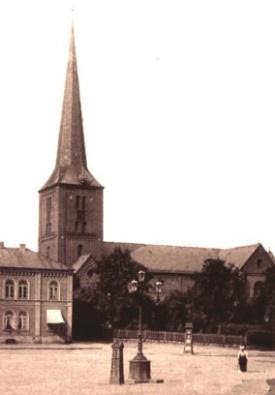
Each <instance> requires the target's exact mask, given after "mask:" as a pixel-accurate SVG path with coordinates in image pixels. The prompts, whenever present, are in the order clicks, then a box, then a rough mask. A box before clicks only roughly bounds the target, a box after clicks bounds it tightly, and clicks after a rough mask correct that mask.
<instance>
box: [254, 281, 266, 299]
mask: <svg viewBox="0 0 275 395" xmlns="http://www.w3.org/2000/svg"><path fill="white" fill-rule="evenodd" d="M263 287H264V283H263V282H262V281H257V282H256V283H255V284H254V295H253V296H254V298H257V297H259V296H261V295H262V292H263Z"/></svg>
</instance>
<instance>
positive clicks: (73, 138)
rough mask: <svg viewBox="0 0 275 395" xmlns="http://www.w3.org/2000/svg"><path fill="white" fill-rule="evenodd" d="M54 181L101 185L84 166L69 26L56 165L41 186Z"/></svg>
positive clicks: (55, 182)
mask: <svg viewBox="0 0 275 395" xmlns="http://www.w3.org/2000/svg"><path fill="white" fill-rule="evenodd" d="M56 184H70V185H85V186H88V187H97V188H102V186H101V185H100V184H99V183H98V182H97V181H96V179H95V178H94V177H93V176H92V175H91V173H90V172H89V170H88V168H87V161H86V152H85V142H84V134H83V125H82V112H81V104H80V93H79V81H78V72H77V60H76V51H75V42H74V31H73V28H72V34H71V41H70V50H69V59H68V65H67V74H66V84H65V92H64V99H63V110H62V117H61V124H60V132H59V141H58V150H57V157H56V165H55V169H54V171H53V173H52V175H51V177H50V178H49V179H48V181H47V182H46V184H45V185H44V186H43V187H42V188H41V190H43V189H46V188H49V187H51V186H53V185H56Z"/></svg>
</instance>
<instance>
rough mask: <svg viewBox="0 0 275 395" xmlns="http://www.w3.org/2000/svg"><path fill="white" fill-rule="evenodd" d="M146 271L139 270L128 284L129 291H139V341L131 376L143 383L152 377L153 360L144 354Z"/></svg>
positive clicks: (132, 361) (131, 364)
mask: <svg viewBox="0 0 275 395" xmlns="http://www.w3.org/2000/svg"><path fill="white" fill-rule="evenodd" d="M144 280H145V272H144V271H143V270H140V271H139V272H138V280H132V281H130V283H129V284H128V290H129V293H137V295H138V343H137V346H138V347H137V349H138V352H137V355H136V356H135V357H134V358H133V359H132V360H131V361H130V368H129V378H130V379H131V380H134V381H135V382H139V383H143V382H148V381H150V379H151V361H149V360H148V359H147V358H146V357H145V356H144V354H143V350H142V348H143V339H142V301H143V288H144Z"/></svg>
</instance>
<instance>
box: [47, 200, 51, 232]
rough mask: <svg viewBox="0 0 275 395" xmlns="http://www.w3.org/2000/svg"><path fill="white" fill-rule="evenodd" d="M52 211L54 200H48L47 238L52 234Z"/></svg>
mask: <svg viewBox="0 0 275 395" xmlns="http://www.w3.org/2000/svg"><path fill="white" fill-rule="evenodd" d="M51 210H52V198H51V197H48V198H47V199H46V236H48V235H50V234H51V231H52V230H51Z"/></svg>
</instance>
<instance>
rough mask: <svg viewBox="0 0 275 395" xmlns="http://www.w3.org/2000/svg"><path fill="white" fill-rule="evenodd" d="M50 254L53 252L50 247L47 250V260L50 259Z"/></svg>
mask: <svg viewBox="0 0 275 395" xmlns="http://www.w3.org/2000/svg"><path fill="white" fill-rule="evenodd" d="M50 252H51V249H50V247H49V246H48V247H47V248H46V258H48V259H49V258H50Z"/></svg>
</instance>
